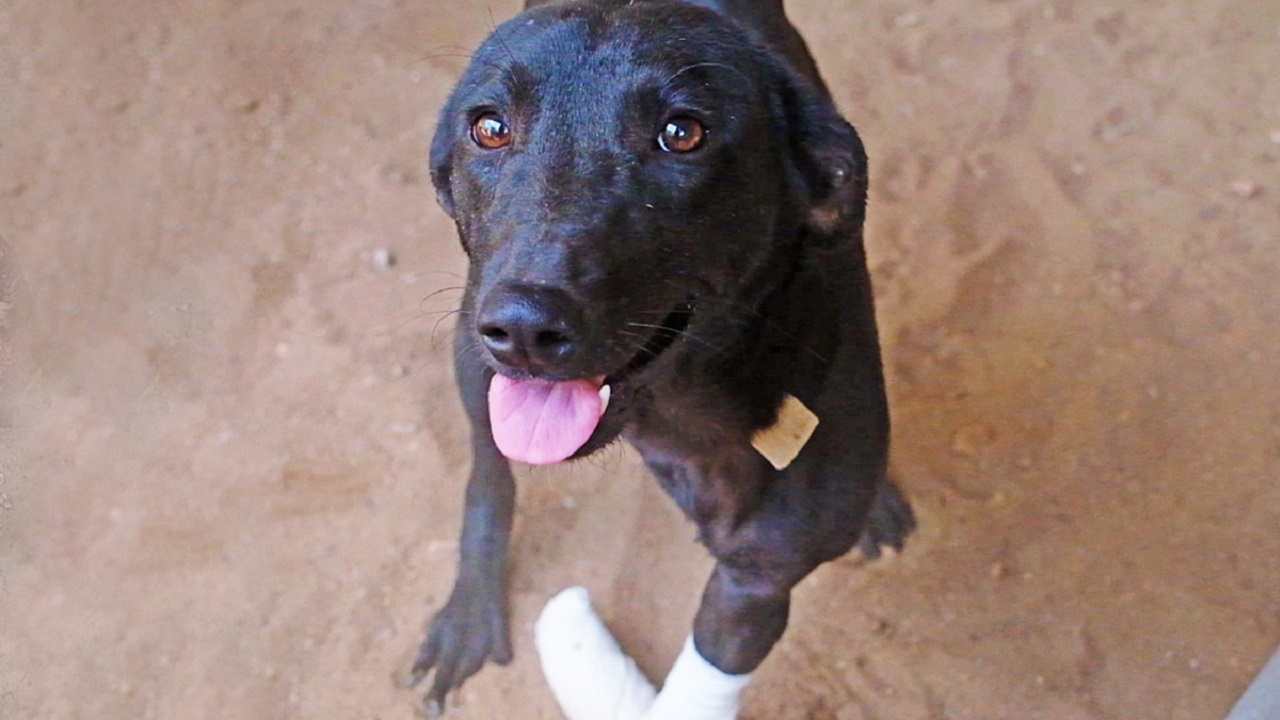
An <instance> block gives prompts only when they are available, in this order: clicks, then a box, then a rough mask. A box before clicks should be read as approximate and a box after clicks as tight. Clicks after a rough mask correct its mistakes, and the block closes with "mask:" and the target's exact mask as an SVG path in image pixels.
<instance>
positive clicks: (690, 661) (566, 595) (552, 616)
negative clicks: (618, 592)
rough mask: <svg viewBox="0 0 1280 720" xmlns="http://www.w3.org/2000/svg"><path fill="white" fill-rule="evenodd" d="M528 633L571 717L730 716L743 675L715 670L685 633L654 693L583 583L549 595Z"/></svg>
mask: <svg viewBox="0 0 1280 720" xmlns="http://www.w3.org/2000/svg"><path fill="white" fill-rule="evenodd" d="M534 638H535V644H536V646H537V648H538V654H539V656H541V658H542V671H543V673H544V674H545V675H546V678H547V683H548V684H549V685H550V686H551V691H552V693H553V694H554V695H555V697H556V700H557V702H559V703H560V708H561V709H562V710H563V711H564V714H565V716H566V717H567V718H568V719H569V720H734V718H736V717H737V713H738V698H739V696H740V695H741V693H742V690H743V688H745V687H746V685H747V681H748V679H749V676H748V675H728V674H726V673H724V672H721V671H720V670H719V669H717V668H716V667H715V666H714V665H712V664H711V663H709V662H707V661H706V659H704V658H703V657H702V655H701V654H699V653H698V650H697V648H696V647H694V644H693V638H689V640H688V641H687V642H686V643H685V646H684V649H683V650H682V651H681V653H680V657H679V658H677V659H676V663H675V665H674V666H673V667H672V668H671V673H670V674H669V675H668V676H667V682H666V685H664V686H663V688H662V692H661V693H658V694H657V696H656V698H655V693H654V690H653V686H652V685H650V684H649V681H648V680H646V679H645V677H644V676H643V675H642V674H641V673H640V670H639V668H637V667H636V664H635V662H634V661H633V660H632V659H631V658H629V657H627V655H626V654H625V653H623V652H622V649H621V648H619V647H618V643H617V641H616V640H614V639H613V635H611V634H610V633H609V630H608V628H606V627H605V626H604V623H603V622H601V620H600V617H599V616H598V615H596V613H595V610H593V609H592V607H591V599H590V597H589V595H588V594H587V591H586V590H585V589H584V588H571V589H569V590H565V591H564V592H562V593H560V594H559V595H557V596H556V597H554V598H552V599H551V601H550V602H549V603H547V606H546V608H544V609H543V611H542V615H541V616H540V617H539V618H538V622H537V624H536V625H535V626H534Z"/></svg>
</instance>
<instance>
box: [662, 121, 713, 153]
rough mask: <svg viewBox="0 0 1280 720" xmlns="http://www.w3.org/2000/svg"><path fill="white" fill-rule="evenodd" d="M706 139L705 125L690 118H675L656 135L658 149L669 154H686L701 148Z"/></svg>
mask: <svg viewBox="0 0 1280 720" xmlns="http://www.w3.org/2000/svg"><path fill="white" fill-rule="evenodd" d="M706 139H707V128H706V126H705V125H703V124H702V123H700V122H698V121H697V120H695V119H693V118H691V117H675V118H671V119H670V120H668V121H667V124H666V125H665V126H664V127H663V128H662V132H661V133H659V134H658V147H660V148H662V149H663V150H665V151H667V152H671V153H687V152H693V151H694V150H697V149H698V148H700V147H702V143H703V142H705V141H706Z"/></svg>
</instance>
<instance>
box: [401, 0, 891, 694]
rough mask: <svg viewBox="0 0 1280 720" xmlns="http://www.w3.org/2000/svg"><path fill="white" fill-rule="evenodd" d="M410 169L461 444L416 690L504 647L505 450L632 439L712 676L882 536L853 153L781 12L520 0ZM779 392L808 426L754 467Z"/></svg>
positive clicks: (880, 455)
mask: <svg viewBox="0 0 1280 720" xmlns="http://www.w3.org/2000/svg"><path fill="white" fill-rule="evenodd" d="M431 166H432V167H431V171H432V172H431V174H432V179H433V181H434V183H435V186H436V189H437V192H438V198H439V201H440V204H441V205H442V206H443V207H444V209H445V210H446V211H447V212H448V213H449V215H450V216H452V217H453V218H454V220H455V221H456V223H457V227H458V233H459V235H460V237H461V240H462V245H463V247H464V249H465V250H466V252H467V254H468V255H469V257H470V273H469V277H468V280H467V290H466V296H465V300H464V302H463V306H462V314H461V317H462V321H461V322H460V323H459V326H458V330H457V348H456V369H457V376H458V382H459V385H460V386H461V392H462V397H463V400H464V403H465V405H466V409H467V413H468V416H469V418H470V421H471V424H472V445H473V450H474V454H475V463H474V467H473V469H472V474H471V479H470V482H469V484H468V486H467V493H466V514H465V519H464V525H463V531H462V544H461V564H460V568H459V574H458V579H457V582H456V585H455V587H454V590H453V593H452V596H451V597H450V599H449V601H448V603H447V604H446V605H445V607H444V608H443V610H441V611H440V613H439V614H438V615H437V616H436V617H435V619H434V621H433V622H432V624H431V627H430V630H429V634H428V637H427V640H426V642H425V643H424V644H423V645H422V649H421V651H420V654H419V657H418V660H417V663H416V664H415V666H414V671H413V675H412V679H413V681H414V682H417V681H419V680H421V679H422V678H423V677H424V676H425V675H426V674H427V673H429V672H430V671H431V670H433V669H434V671H435V676H434V679H433V683H432V687H431V690H430V692H429V693H428V698H429V699H430V700H431V701H432V702H433V703H436V704H438V703H440V702H441V701H443V699H444V697H445V696H446V694H447V693H448V692H449V691H450V690H452V689H455V688H457V687H459V686H460V685H461V684H462V683H463V681H464V680H466V679H467V678H468V677H470V676H471V675H472V674H474V673H475V672H476V671H478V670H479V669H480V668H481V666H482V665H483V664H484V663H485V662H486V661H488V660H493V661H495V662H498V663H506V662H508V661H509V660H510V658H511V644H510V639H509V631H508V624H507V607H506V579H505V573H506V558H507V547H508V542H509V537H510V529H511V521H512V513H513V506H514V501H515V487H514V483H513V479H512V474H511V469H510V466H509V458H512V459H519V460H523V461H526V462H536V463H545V462H557V461H560V460H564V459H568V458H570V457H582V456H585V455H587V454H589V453H591V452H593V451H595V450H597V449H599V448H601V447H603V446H605V445H606V444H608V443H610V442H612V441H613V440H614V439H616V438H617V437H619V436H622V437H625V438H626V439H627V440H628V441H629V442H631V443H632V444H633V445H634V446H635V447H636V448H637V449H638V450H639V451H640V453H641V454H642V455H643V457H644V459H645V462H646V463H647V465H648V466H649V468H650V469H651V470H652V471H653V472H654V474H656V475H657V477H658V479H659V481H660V482H661V483H662V485H663V487H664V488H665V489H666V490H667V491H668V492H669V493H670V494H671V495H672V496H673V498H674V499H675V500H676V502H677V503H678V504H679V505H680V507H681V508H682V509H683V510H684V512H685V513H686V514H687V515H688V516H689V517H690V518H691V519H693V520H694V521H695V522H696V523H697V524H698V527H699V528H700V531H701V539H702V541H703V543H705V545H706V546H707V548H708V549H709V550H710V551H711V553H712V554H713V555H714V556H715V557H716V559H717V560H718V564H717V565H716V569H715V572H714V573H713V575H712V576H711V580H710V582H709V583H708V585H707V587H706V591H705V594H704V596H703V599H702V605H701V608H700V609H699V611H698V614H697V618H696V621H695V624H694V632H693V637H694V641H695V644H696V647H697V651H698V653H699V654H701V655H702V657H704V658H705V659H706V660H707V661H709V662H710V663H711V664H712V665H714V666H715V667H716V668H718V669H719V670H721V671H723V672H724V673H728V674H735V675H737V674H744V673H749V672H751V671H752V670H754V669H755V668H756V667H757V666H758V665H759V664H760V662H761V661H762V660H764V658H765V656H766V655H767V654H768V653H769V650H770V649H771V648H772V647H773V645H774V643H775V642H776V641H777V640H778V638H779V637H780V636H781V635H782V632H783V629H784V628H785V626H786V624H787V614H788V609H789V605H790V591H791V588H792V587H793V586H794V585H795V584H796V583H797V582H799V581H800V580H801V579H802V578H804V577H805V576H806V575H808V574H809V573H810V572H811V571H813V569H814V568H816V567H817V566H818V565H819V564H821V563H823V562H826V561H829V560H832V559H834V558H837V557H840V556H841V555H844V554H845V553H847V552H848V551H849V550H850V549H851V548H853V547H854V545H856V544H858V543H859V541H860V540H861V542H862V547H863V550H864V552H866V553H868V554H869V555H871V556H875V555H877V554H878V550H879V547H880V546H881V545H882V544H885V545H890V546H894V547H901V544H902V541H903V539H904V538H905V536H906V535H907V534H908V533H909V532H910V530H911V529H912V528H913V526H914V521H913V519H912V517H911V511H910V509H909V507H908V506H907V504H906V503H905V502H904V501H903V499H902V498H901V496H900V495H899V493H898V491H897V490H896V488H895V487H894V486H893V484H892V483H891V482H890V481H889V480H888V478H887V476H886V464H887V455H888V446H889V415H888V410H887V406H886V402H885V393H884V380H883V375H882V370H881V362H880V349H879V343H878V339H877V333H876V324H875V316H874V309H873V306H872V293H871V284H870V279H869V277H868V274H867V269H866V259H865V255H864V250H863V241H862V226H863V219H864V214H865V203H866V193H867V169H866V156H865V154H864V151H863V147H862V144H861V141H860V140H859V139H858V136H857V134H856V133H855V132H854V129H853V128H852V127H851V126H850V125H849V123H847V122H846V121H845V120H844V119H843V118H842V117H841V116H840V115H839V113H838V111H837V110H836V108H835V107H834V105H833V104H832V101H831V98H830V96H829V93H828V91H827V88H826V86H825V85H824V83H823V81H822V80H821V78H820V77H819V76H818V73H817V69H816V67H815V65H814V63H813V60H812V58H811V57H810V56H809V53H808V51H807V49H806V47H805V44H804V41H803V40H802V39H801V38H800V36H799V35H798V34H797V33H796V31H795V29H794V28H793V27H792V26H791V24H790V23H789V22H788V21H787V19H786V16H785V14H784V12H783V8H782V0H700V1H698V2H692V1H689V2H680V1H677V0H584V1H581V2H568V3H557V4H543V3H542V2H538V1H537V0H534V1H533V2H531V3H530V5H529V7H528V8H527V9H526V12H524V13H522V14H521V15H519V16H517V17H516V18H515V19H513V20H511V21H509V22H507V23H505V24H504V25H502V26H501V27H499V28H498V29H497V31H496V32H495V33H494V34H493V35H492V36H491V37H490V38H489V39H488V40H487V41H486V42H485V43H484V45H483V46H482V47H481V48H480V49H479V50H478V51H477V52H476V54H475V56H474V58H473V61H472V62H471V65H470V67H469V68H468V69H467V71H466V73H465V75H464V76H463V78H462V80H461V82H460V83H459V84H458V86H457V88H456V89H455V90H454V92H453V94H452V96H451V97H450V99H449V101H448V103H447V105H446V106H445V108H444V110H443V112H442V114H441V117H440V123H439V126H438V128H437V131H436V135H435V139H434V142H433V143H432V146H431ZM789 397H790V398H794V399H798V400H799V401H800V403H802V404H803V405H804V406H806V407H807V408H808V409H809V410H811V411H812V413H813V414H814V415H816V416H817V419H818V421H819V424H818V426H817V429H816V431H815V432H814V433H813V434H812V437H811V438H810V439H809V440H808V442H807V443H806V444H804V445H803V448H802V449H801V450H800V452H799V455H798V457H796V458H795V460H794V462H791V463H790V464H789V465H788V466H787V467H786V468H785V469H783V470H777V469H775V467H774V465H775V464H783V465H786V462H785V461H784V462H782V463H773V464H771V462H770V461H769V460H766V458H765V457H764V456H763V455H762V454H761V452H758V451H757V450H756V449H755V448H754V447H753V444H752V440H753V437H754V436H756V434H757V433H758V432H760V431H762V430H763V429H766V428H769V427H770V426H772V425H773V424H774V423H775V422H777V421H778V414H779V409H780V408H781V407H782V406H783V404H784V402H786V403H788V404H790V403H791V402H792V401H791V400H790V399H789Z"/></svg>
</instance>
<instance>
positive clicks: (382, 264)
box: [371, 248, 396, 270]
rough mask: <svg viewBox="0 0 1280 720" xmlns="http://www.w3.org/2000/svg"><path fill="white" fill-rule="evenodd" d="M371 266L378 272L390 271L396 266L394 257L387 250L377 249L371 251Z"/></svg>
mask: <svg viewBox="0 0 1280 720" xmlns="http://www.w3.org/2000/svg"><path fill="white" fill-rule="evenodd" d="M371 259H372V261H373V266H374V267H375V268H377V269H379V270H390V269H391V268H393V267H395V265H396V256H395V255H394V254H392V252H391V251H390V250H389V249H387V248H378V249H377V250H374V251H373V256H372V258H371Z"/></svg>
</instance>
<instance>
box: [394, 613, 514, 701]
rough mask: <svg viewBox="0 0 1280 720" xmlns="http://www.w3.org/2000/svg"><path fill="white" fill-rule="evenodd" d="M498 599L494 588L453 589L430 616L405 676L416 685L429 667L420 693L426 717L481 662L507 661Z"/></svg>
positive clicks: (508, 644)
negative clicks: (428, 683) (426, 682)
mask: <svg viewBox="0 0 1280 720" xmlns="http://www.w3.org/2000/svg"><path fill="white" fill-rule="evenodd" d="M502 598H503V596H502V593H500V592H499V593H490V592H472V591H468V590H466V589H464V588H454V591H453V595H452V596H450V598H449V602H448V603H446V604H445V606H444V609H442V610H441V611H440V612H438V613H436V616H435V618H433V619H432V620H431V626H430V628H428V630H427V639H426V640H425V641H424V642H423V643H422V647H421V648H419V649H418V659H417V660H416V661H415V662H414V663H413V669H412V670H411V671H410V672H409V676H408V678H406V680H405V684H406V685H408V686H409V687H416V686H417V685H418V684H419V683H421V682H422V680H423V678H425V677H426V676H427V675H428V674H430V673H431V672H432V671H433V670H434V671H435V674H434V676H433V677H432V679H431V689H430V690H429V691H428V692H427V694H426V696H425V697H424V702H425V703H426V707H427V714H428V716H430V717H438V716H439V715H440V714H441V713H442V712H443V711H444V704H445V698H446V696H448V694H449V693H451V692H453V691H455V690H457V689H458V688H460V687H462V684H463V683H464V682H465V681H466V680H467V678H469V677H471V676H472V675H475V674H476V672H478V671H479V670H480V668H482V667H484V664H485V663H486V662H489V661H493V662H495V663H497V664H499V665H506V664H507V663H509V662H511V631H510V629H509V628H508V625H507V610H506V607H505V603H504V601H503V599H502Z"/></svg>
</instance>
